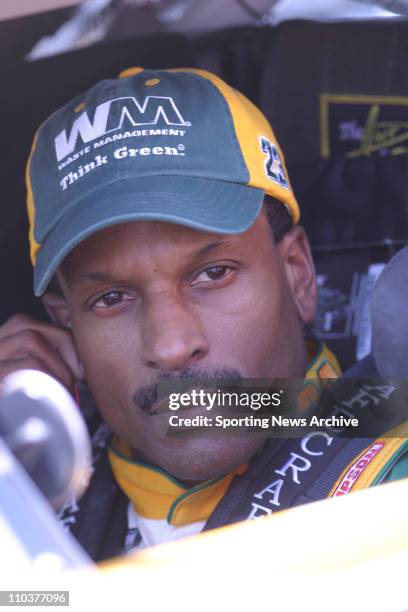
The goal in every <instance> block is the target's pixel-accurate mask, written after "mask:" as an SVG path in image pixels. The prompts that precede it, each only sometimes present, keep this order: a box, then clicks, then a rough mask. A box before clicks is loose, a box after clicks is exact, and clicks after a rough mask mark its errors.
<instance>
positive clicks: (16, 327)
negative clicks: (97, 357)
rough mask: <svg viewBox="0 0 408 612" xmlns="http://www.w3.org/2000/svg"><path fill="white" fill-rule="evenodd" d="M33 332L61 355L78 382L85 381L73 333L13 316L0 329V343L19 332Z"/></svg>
mask: <svg viewBox="0 0 408 612" xmlns="http://www.w3.org/2000/svg"><path fill="white" fill-rule="evenodd" d="M26 329H27V330H29V329H30V330H33V331H36V332H38V333H40V334H41V335H42V336H43V337H44V338H45V339H46V340H47V341H48V343H49V344H50V345H51V346H52V347H53V348H54V349H55V350H56V351H57V352H58V353H59V354H60V356H61V357H62V358H63V359H64V361H65V362H66V363H67V365H68V367H69V368H70V370H71V371H72V373H73V375H74V377H75V378H76V379H77V380H83V379H84V370H83V367H82V364H81V361H80V359H79V356H78V352H77V350H76V347H75V343H74V338H73V335H72V332H71V331H70V330H68V329H65V328H63V327H58V326H56V325H53V324H51V323H44V322H42V321H37V320H36V319H32V318H31V317H28V316H26V315H23V314H16V315H14V316H12V317H11V318H10V319H9V320H8V321H7V322H6V323H5V324H4V325H2V326H1V327H0V341H1V340H2V339H4V338H7V337H8V336H11V335H14V334H16V333H18V332H19V331H23V330H26Z"/></svg>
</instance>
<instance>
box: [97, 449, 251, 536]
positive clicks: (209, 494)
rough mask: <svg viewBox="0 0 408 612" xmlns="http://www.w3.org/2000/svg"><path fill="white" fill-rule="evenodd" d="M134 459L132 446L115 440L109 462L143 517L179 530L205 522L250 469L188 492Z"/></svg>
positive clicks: (243, 469)
mask: <svg viewBox="0 0 408 612" xmlns="http://www.w3.org/2000/svg"><path fill="white" fill-rule="evenodd" d="M131 457H132V452H131V448H130V446H129V445H127V444H126V443H124V442H123V441H120V440H118V439H117V438H114V439H113V441H112V445H111V448H110V449H109V461H110V464H111V466H112V470H113V473H114V475H115V479H116V481H117V483H118V484H119V486H120V487H121V489H122V490H123V491H124V493H125V494H126V495H127V496H128V497H129V499H130V500H131V501H132V504H133V506H134V508H135V510H136V512H137V513H138V514H139V515H140V516H142V517H144V518H149V519H155V520H163V519H167V521H168V522H169V523H170V524H171V525H176V526H180V525H188V524H189V523H194V522H196V521H202V520H206V519H207V518H208V517H209V516H210V514H211V513H212V512H213V510H214V509H215V507H216V505H217V504H218V502H219V501H220V500H221V499H222V498H223V497H224V495H225V493H226V491H227V489H228V487H229V485H230V484H231V481H232V479H233V477H234V476H235V475H237V474H242V473H243V472H244V471H245V470H246V468H247V466H246V465H242V466H239V467H238V468H237V469H236V470H234V471H233V472H232V473H231V474H228V475H227V476H225V477H224V478H221V479H217V480H210V481H208V482H205V483H203V484H200V485H197V486H195V487H192V488H190V489H189V488H188V487H186V486H184V485H182V484H180V483H178V482H177V481H176V480H175V479H174V478H172V477H171V476H170V475H169V474H166V472H164V471H163V470H160V469H158V468H152V467H150V466H148V465H144V464H142V463H138V462H137V461H135V460H133V459H132V458H131Z"/></svg>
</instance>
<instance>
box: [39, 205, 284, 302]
mask: <svg viewBox="0 0 408 612" xmlns="http://www.w3.org/2000/svg"><path fill="white" fill-rule="evenodd" d="M264 204H265V211H266V216H267V219H268V223H269V226H270V228H271V230H272V234H273V237H274V238H275V242H276V243H278V242H279V241H280V240H281V239H282V238H283V236H284V235H285V234H286V233H287V232H288V231H289V230H290V228H291V227H292V219H291V216H290V214H289V212H288V210H287V208H286V206H285V205H284V204H282V202H280V201H279V200H275V198H273V197H272V196H269V195H265V199H264ZM47 292H51V293H56V294H57V295H59V296H61V297H64V294H63V291H62V289H61V285H60V283H59V281H58V278H57V276H56V275H55V274H54V276H53V277H52V279H51V280H50V282H49V285H48V287H47Z"/></svg>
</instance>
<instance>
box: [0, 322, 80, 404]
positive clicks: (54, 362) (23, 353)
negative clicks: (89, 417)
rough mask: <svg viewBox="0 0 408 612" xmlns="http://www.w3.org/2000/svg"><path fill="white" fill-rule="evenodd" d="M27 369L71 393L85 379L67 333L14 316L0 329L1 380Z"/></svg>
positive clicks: (69, 335) (61, 329) (49, 325)
mask: <svg viewBox="0 0 408 612" xmlns="http://www.w3.org/2000/svg"><path fill="white" fill-rule="evenodd" d="M26 368H28V369H33V370H40V372H45V373H46V374H49V375H50V376H53V377H54V378H56V379H57V380H58V381H59V382H61V383H62V384H63V385H64V386H65V387H67V389H68V390H69V391H71V393H72V392H73V389H74V385H75V382H76V381H77V380H82V379H83V378H84V372H83V368H82V365H81V363H80V360H79V357H78V353H77V351H76V348H75V345H74V340H73V337H72V334H71V332H70V331H69V330H67V329H64V328H62V327H56V326H55V325H51V324H50V323H42V322H40V321H36V320H35V319H32V318H31V317H27V316H26V315H23V314H17V315H14V316H13V317H11V318H10V319H9V320H8V321H7V322H6V323H4V325H2V326H0V381H2V380H3V379H4V378H5V377H6V376H7V375H8V374H10V373H11V372H15V371H16V370H23V369H26Z"/></svg>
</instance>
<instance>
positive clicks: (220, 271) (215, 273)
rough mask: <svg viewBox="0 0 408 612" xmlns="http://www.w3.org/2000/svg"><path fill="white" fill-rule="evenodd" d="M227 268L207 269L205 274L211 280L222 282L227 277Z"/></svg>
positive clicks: (215, 267)
mask: <svg viewBox="0 0 408 612" xmlns="http://www.w3.org/2000/svg"><path fill="white" fill-rule="evenodd" d="M226 272H227V268H226V267H225V266H214V267H213V268H207V270H205V273H206V274H207V275H208V278H211V280H220V279H221V278H223V277H224V276H225V274H226Z"/></svg>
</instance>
